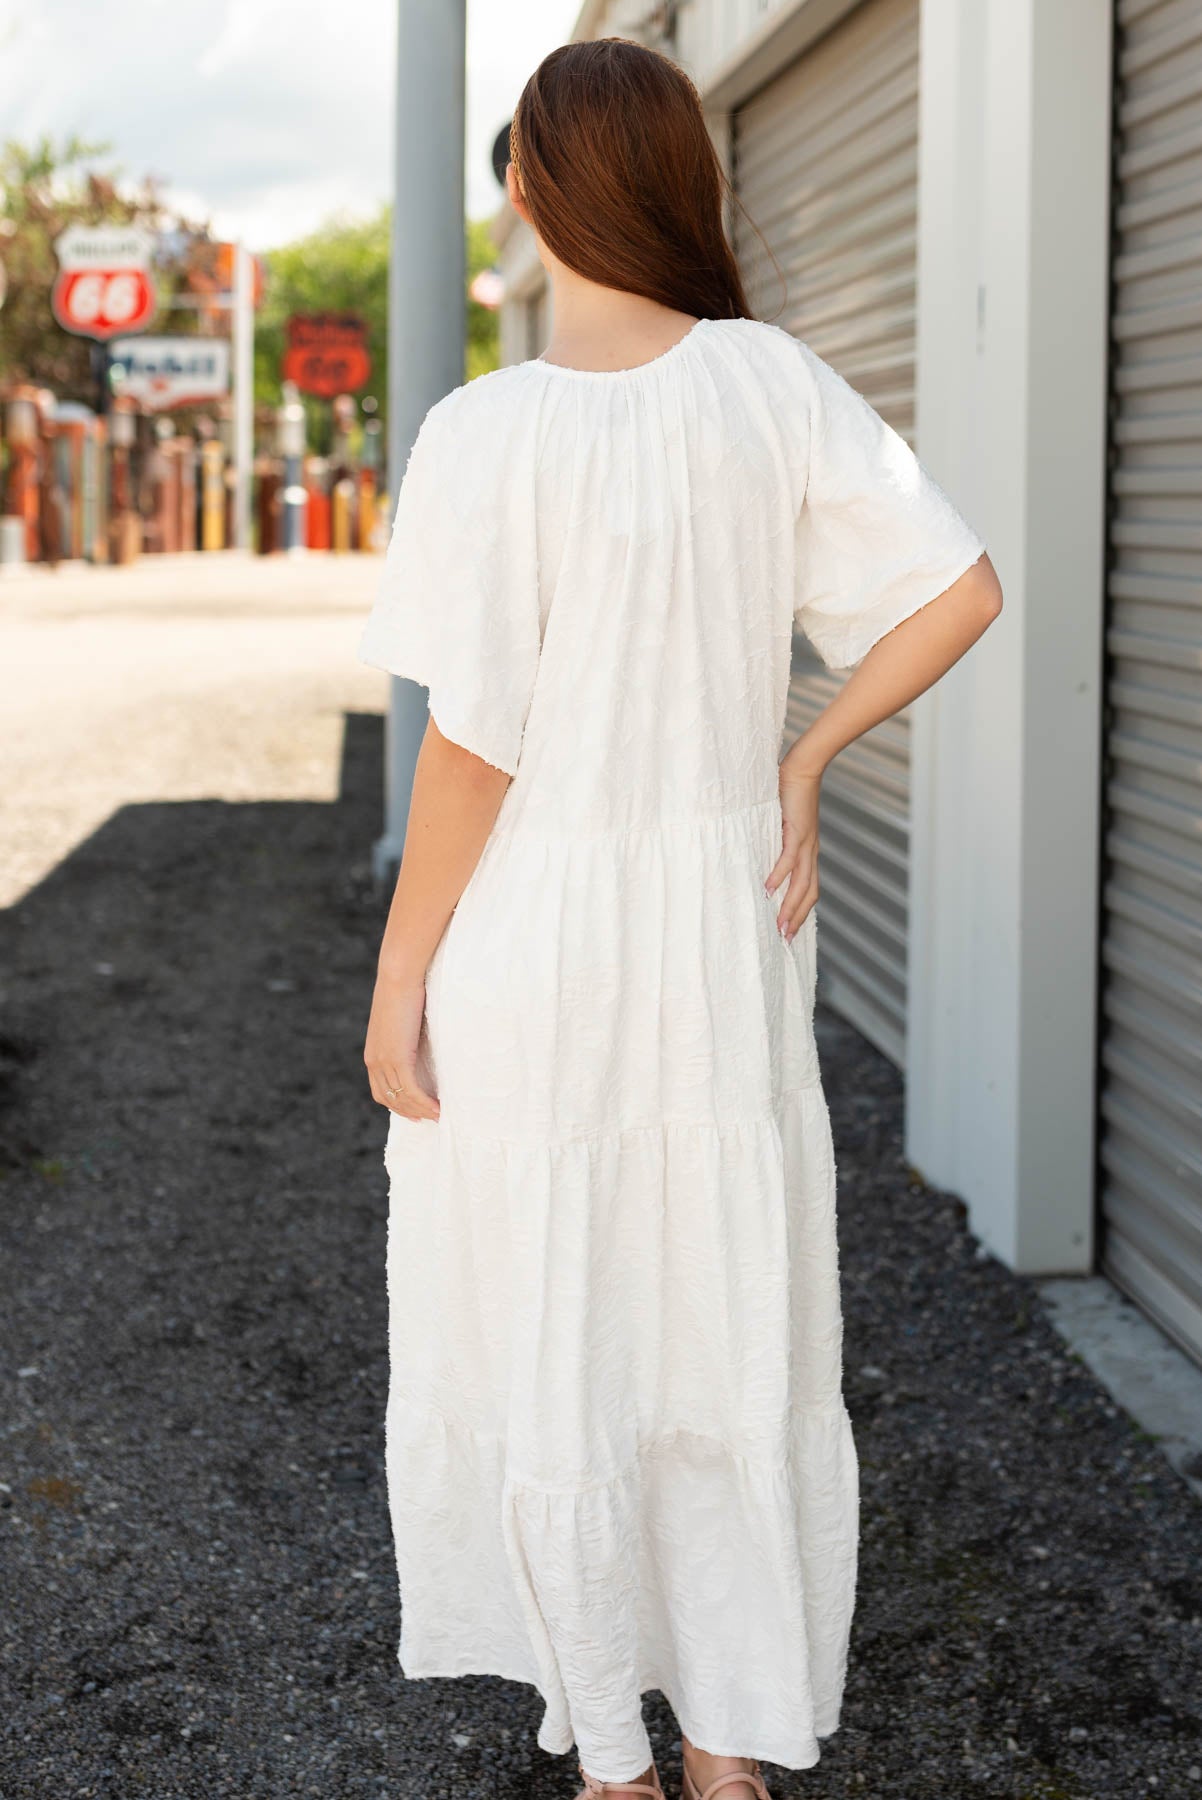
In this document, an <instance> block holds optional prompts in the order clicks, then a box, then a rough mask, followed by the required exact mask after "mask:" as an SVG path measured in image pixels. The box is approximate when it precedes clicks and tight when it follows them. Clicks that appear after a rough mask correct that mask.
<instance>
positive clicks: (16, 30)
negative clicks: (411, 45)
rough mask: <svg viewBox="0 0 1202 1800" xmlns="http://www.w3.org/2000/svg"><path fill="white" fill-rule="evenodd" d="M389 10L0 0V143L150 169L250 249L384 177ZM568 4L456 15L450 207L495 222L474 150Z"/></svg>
mask: <svg viewBox="0 0 1202 1800" xmlns="http://www.w3.org/2000/svg"><path fill="white" fill-rule="evenodd" d="M396 3H397V0H338V4H337V5H333V6H331V5H330V4H329V0H219V4H213V3H212V0H209V3H206V4H199V3H198V0H105V5H104V7H103V8H98V7H97V5H96V0H0V117H3V119H4V134H5V136H7V137H13V138H17V139H19V140H22V141H27V140H29V139H31V138H33V137H36V136H38V135H40V134H41V133H43V132H48V133H51V134H53V135H54V136H56V137H62V136H64V135H65V134H67V133H69V132H76V133H78V134H79V135H81V136H83V137H86V138H88V139H90V140H92V141H95V140H102V141H104V142H107V143H109V144H111V146H112V150H113V157H114V160H115V161H116V162H117V163H119V164H120V165H121V166H122V167H123V168H124V170H125V171H126V173H127V174H128V175H129V176H131V177H135V178H136V177H140V176H142V175H144V174H153V175H156V176H158V177H159V178H161V179H162V180H163V182H164V183H165V184H166V186H167V188H168V191H169V192H170V193H171V194H172V195H174V196H176V197H177V198H178V199H179V200H180V201H181V203H186V205H187V208H188V210H189V211H190V212H192V213H194V214H196V215H199V216H211V217H212V219H213V221H214V224H215V225H216V227H217V229H218V230H219V231H220V232H222V233H223V234H228V235H230V236H236V235H240V234H245V235H246V237H247V239H248V241H249V242H250V243H251V244H252V246H253V247H254V248H256V249H266V248H269V247H270V246H271V245H273V244H278V243H283V242H286V241H287V240H288V239H289V238H292V237H295V236H297V235H299V234H300V233H302V232H305V231H308V230H310V229H311V228H312V227H314V226H315V225H318V224H320V223H321V222H322V220H323V219H325V218H327V217H329V215H330V214H331V213H334V212H339V211H343V212H349V213H353V214H358V215H363V214H367V213H370V212H372V211H374V210H375V208H376V207H377V206H378V205H379V204H380V202H381V201H382V200H384V199H385V198H387V196H388V193H389V190H390V187H391V180H392V173H391V140H392V74H393V55H394V42H395V18H396ZM578 5H579V0H509V3H508V4H504V3H503V0H476V3H475V4H473V5H472V6H471V7H470V9H469V15H468V134H467V201H468V208H469V211H470V212H472V213H473V214H474V215H477V216H478V215H482V214H488V213H491V212H492V211H494V209H495V208H496V206H497V204H498V201H499V197H500V194H499V189H498V188H497V186H496V183H495V182H494V180H493V176H492V171H491V166H490V151H491V147H492V142H493V138H494V137H495V135H496V132H497V130H498V129H499V128H500V127H501V126H502V125H503V124H504V123H505V121H506V119H507V118H508V117H509V114H510V113H511V111H512V109H513V105H514V102H515V100H516V99H517V96H518V94H519V92H520V91H521V87H522V84H523V82H524V81H525V79H526V77H527V75H528V74H529V73H530V71H531V69H532V68H533V67H534V65H535V64H536V63H537V62H538V60H539V58H540V57H542V56H543V55H545V54H546V52H547V51H548V50H550V49H552V48H554V46H555V45H556V44H557V43H561V42H562V41H563V39H564V38H565V37H566V36H568V34H569V33H570V31H571V27H572V24H573V21H574V19H575V15H576V12H577V11H578Z"/></svg>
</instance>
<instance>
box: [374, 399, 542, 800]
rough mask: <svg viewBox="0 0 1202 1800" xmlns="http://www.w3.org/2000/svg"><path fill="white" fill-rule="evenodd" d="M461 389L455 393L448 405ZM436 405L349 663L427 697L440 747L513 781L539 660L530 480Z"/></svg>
mask: <svg viewBox="0 0 1202 1800" xmlns="http://www.w3.org/2000/svg"><path fill="white" fill-rule="evenodd" d="M464 392H466V390H457V391H456V394H455V395H452V396H449V397H448V398H449V400H451V401H455V400H456V399H457V397H458V396H459V395H461V394H463V393H464ZM524 479H525V489H523V486H522V483H523V471H522V469H520V468H515V467H514V466H513V464H512V460H511V459H509V458H508V457H507V455H506V446H505V445H504V444H503V443H501V442H498V441H497V440H496V439H495V438H494V437H493V435H492V434H491V432H490V430H489V429H488V420H487V414H486V415H485V417H481V416H480V414H479V413H478V412H473V409H471V408H468V407H463V406H452V405H448V401H440V402H439V403H438V404H437V405H436V406H434V407H432V408H431V409H430V411H429V412H428V413H427V414H426V417H425V419H424V420H423V422H422V426H421V429H420V431H419V432H418V435H417V438H416V440H415V442H414V445H413V449H412V451H411V453H410V456H409V461H408V464H407V465H406V469H405V474H404V477H403V479H402V482H401V488H400V493H399V495H398V497H397V508H396V516H395V521H394V524H393V528H392V535H391V538H390V540H389V545H388V553H387V556H386V558H385V562H384V569H383V573H382V576H381V579H380V586H379V589H378V592H377V595H376V600H375V604H374V605H373V607H372V610H371V613H370V615H369V617H368V619H367V623H366V625H365V626H364V628H363V633H362V636H361V638H360V640H359V651H358V654H359V658H360V660H361V661H363V662H367V663H372V664H374V665H375V666H376V667H378V668H382V669H387V670H388V671H389V672H390V673H391V674H393V675H402V676H406V677H408V678H409V679H410V680H411V681H415V682H417V683H418V684H419V685H420V686H422V687H424V688H427V689H428V690H429V707H430V714H431V717H432V718H433V720H434V723H435V724H436V725H437V727H438V729H439V731H441V732H442V734H443V736H444V737H447V738H450V739H451V740H452V741H453V742H454V743H456V744H460V745H462V747H463V748H464V749H465V750H470V751H471V752H472V753H473V755H475V756H479V757H481V758H482V759H483V760H484V761H485V762H487V763H491V764H492V765H493V766H494V767H495V768H498V769H503V770H504V771H505V773H506V774H507V775H514V774H516V773H517V766H518V757H519V753H520V751H521V745H522V734H523V731H524V729H525V724H526V716H527V714H528V712H529V709H530V702H531V698H532V696H533V691H534V682H535V677H536V675H537V671H538V662H539V654H540V630H539V611H538V572H537V560H536V555H535V546H534V538H533V530H534V521H533V508H532V505H531V504H530V503H529V499H528V492H527V491H526V490H528V489H529V487H530V482H531V473H530V471H529V470H526V471H524Z"/></svg>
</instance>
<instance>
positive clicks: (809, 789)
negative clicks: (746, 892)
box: [764, 757, 822, 943]
mask: <svg viewBox="0 0 1202 1800" xmlns="http://www.w3.org/2000/svg"><path fill="white" fill-rule="evenodd" d="M821 786H822V777H821V775H813V774H802V773H797V774H794V773H793V771H792V770H791V769H790V768H789V766H788V758H787V757H786V758H785V761H784V762H783V763H782V764H781V770H780V812H781V853H780V855H779V856H778V857H777V859H776V862H775V864H774V865H773V869H772V873H771V874H770V875H769V876H768V879H767V881H766V882H765V883H764V886H765V887H766V888H767V890H768V892H769V893H770V894H775V892H776V890H777V889H778V888H779V887H780V885H781V883H782V882H783V881H787V882H788V886H787V888H786V890H785V897H784V901H783V903H782V905H781V908H780V911H779V912H778V913H777V915H776V925H777V930H778V931H779V932H780V934H781V936H782V937H783V938H784V940H785V942H786V943H790V942H791V941H792V940H793V938H795V937H796V936H797V933H798V932H799V931H800V929H801V927H802V925H803V924H804V923H805V920H806V918H807V916H808V915H809V912H810V910H811V908H812V907H813V905H814V902H815V901H816V900H817V898H818V794H819V790H820V788H821Z"/></svg>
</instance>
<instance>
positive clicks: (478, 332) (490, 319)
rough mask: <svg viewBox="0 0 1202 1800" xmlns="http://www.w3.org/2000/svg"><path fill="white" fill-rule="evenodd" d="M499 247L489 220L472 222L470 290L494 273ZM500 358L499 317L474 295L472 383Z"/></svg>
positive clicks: (470, 356)
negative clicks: (482, 277)
mask: <svg viewBox="0 0 1202 1800" xmlns="http://www.w3.org/2000/svg"><path fill="white" fill-rule="evenodd" d="M496 255H497V247H496V245H495V244H494V243H493V236H492V226H491V224H490V223H489V221H488V220H487V219H472V220H470V221H469V223H468V228H467V280H468V287H469V289H470V287H471V284H472V282H473V280H474V279H475V277H476V276H477V275H479V274H480V273H481V271H482V270H484V269H491V268H492V265H493V263H494V262H495V261H496ZM499 357H500V341H499V333H498V331H497V315H496V312H495V310H494V309H493V308H491V307H487V306H481V305H479V303H478V302H477V301H475V300H473V299H472V297H471V295H470V293H469V295H468V302H467V373H468V379H469V380H471V379H472V378H473V377H474V376H476V375H484V374H486V373H487V372H488V370H489V369H495V368H496V366H497V362H498V360H499Z"/></svg>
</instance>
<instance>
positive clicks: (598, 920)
mask: <svg viewBox="0 0 1202 1800" xmlns="http://www.w3.org/2000/svg"><path fill="white" fill-rule="evenodd" d="M982 549H983V545H982V543H981V541H980V539H979V538H977V537H976V535H975V534H974V533H973V532H972V531H971V530H970V529H969V528H968V526H967V525H966V524H965V523H964V521H963V519H962V518H961V517H960V516H959V514H958V513H957V512H956V511H955V509H954V508H953V507H952V506H951V504H950V502H949V501H948V500H947V498H946V497H945V496H944V495H943V494H942V493H941V491H940V490H939V489H938V488H937V487H936V485H935V484H934V482H933V481H932V480H931V479H930V477H929V476H928V475H927V474H926V473H925V471H923V470H922V468H921V467H920V465H919V464H918V463H917V462H916V461H915V459H914V457H913V456H912V454H911V453H910V451H909V450H908V449H907V448H906V446H905V444H904V443H903V442H902V441H901V440H900V439H899V438H898V437H897V436H896V435H895V434H894V433H893V432H891V431H890V430H889V429H888V428H887V427H886V426H885V425H884V424H883V423H882V421H881V420H880V419H879V418H878V416H877V415H876V414H875V413H874V412H873V411H872V409H871V408H870V407H868V406H867V404H866V403H865V402H864V401H863V400H862V399H860V398H859V397H858V396H857V395H856V394H854V393H853V392H852V390H851V389H850V388H849V387H847V385H846V384H845V383H844V382H842V381H841V380H840V379H839V377H838V376H836V375H835V374H834V373H833V371H832V370H830V369H829V368H828V367H827V366H826V364H824V363H823V362H822V361H821V360H820V359H819V358H817V357H816V356H815V355H814V354H813V353H812V352H811V351H810V350H809V349H808V348H807V347H806V346H805V345H802V344H799V343H798V342H797V341H796V340H794V339H793V338H792V337H790V336H788V335H787V334H786V333H785V332H783V331H781V330H779V329H777V328H776V327H774V326H770V325H763V324H757V323H753V322H750V321H712V320H703V321H702V322H701V323H700V324H698V325H696V326H695V327H694V328H693V330H692V331H690V332H689V333H688V335H687V336H686V337H685V338H684V339H682V340H681V342H680V343H679V344H678V345H676V346H675V347H674V348H673V349H671V350H669V351H668V352H667V353H666V354H665V355H663V356H661V357H659V358H657V359H656V360H655V361H654V362H651V363H648V364H646V365H644V366H643V367H641V368H638V369H632V370H622V371H618V372H616V373H612V374H611V373H592V372H588V371H579V370H570V369H563V368H558V367H555V366H554V365H548V364H545V363H542V362H539V361H534V362H529V363H523V364H520V365H518V366H517V367H514V368H508V369H504V370H500V371H498V372H497V373H495V374H493V375H487V376H484V377H481V378H479V379H478V380H476V381H474V382H472V383H470V384H468V385H467V386H465V387H463V388H460V389H457V390H456V391H455V392H454V393H453V394H451V395H449V396H448V397H447V398H446V399H445V400H443V401H441V402H440V403H439V404H438V405H437V406H436V407H434V408H433V409H432V410H431V412H430V413H429V414H428V415H427V418H426V420H425V423H424V425H423V427H422V430H421V434H420V436H419V438H418V441H417V444H416V445H415V447H414V450H413V454H412V457H411V459H410V462H409V466H408V469H407V472H406V475H405V480H404V483H403V486H402V492H401V495H400V498H399V503H398V511H397V522H396V527H395V531H394V534H393V538H392V542H391V546H390V549H389V553H388V559H387V566H386V570H385V574H384V577H383V580H382V584H381V588H380V593H379V597H378V600H377V603H376V606H375V608H374V609H373V612H372V615H371V617H370V619H369V621H368V623H367V625H366V627H365V630H364V633H363V638H362V640H361V645H360V653H361V655H362V656H363V657H364V659H365V660H367V661H369V662H373V663H377V664H379V665H381V666H383V667H385V668H388V669H391V670H392V671H393V672H394V673H397V674H401V675H407V676H411V677H412V678H414V679H415V680H417V681H419V682H422V683H423V684H425V685H427V686H428V687H429V689H430V705H431V711H432V713H433V715H434V718H435V720H436V722H437V723H438V725H439V727H440V729H441V730H442V731H443V732H444V733H445V734H446V735H447V736H449V737H451V738H453V739H455V740H456V741H458V742H459V743H462V744H464V745H466V746H467V747H468V748H469V749H471V750H473V751H475V752H476V753H477V754H479V755H480V756H482V757H484V758H486V759H487V760H488V761H490V762H493V763H495V764H496V765H497V766H498V767H499V768H502V769H504V770H506V771H508V772H509V773H510V774H512V775H513V776H514V780H513V781H512V783H511V785H510V787H509V788H508V790H507V792H506V795H505V798H504V801H503V803H502V806H501V811H500V815H499V817H498V819H497V822H496V826H495V828H494V830H493V832H492V834H491V835H490V838H489V841H488V843H487V845H486V847H485V850H484V854H483V856H482V857H481V860H480V862H479V864H478V866H477V868H476V871H475V873H474V874H473V876H472V878H471V881H470V882H469V884H468V887H467V889H466V891H465V893H464V895H463V898H462V900H461V901H460V904H459V906H458V907H457V909H456V911H455V914H454V916H453V918H452V920H451V923H450V925H449V926H448V928H447V931H446V933H445V934H444V936H443V939H442V941H441V943H440V944H439V946H438V949H437V951H436V952H435V956H434V959H433V962H432V964H431V968H430V972H429V981H428V990H427V1017H428V1029H429V1046H430V1060H431V1066H432V1072H433V1075H434V1078H435V1081H436V1084H437V1088H438V1092H439V1096H440V1100H441V1118H440V1120H439V1122H438V1123H437V1124H433V1123H414V1122H411V1121H406V1120H402V1119H399V1118H397V1117H395V1116H394V1117H393V1118H392V1119H391V1121H390V1124H389V1130H388V1138H387V1146H386V1151H385V1161H386V1165H387V1169H388V1173H389V1177H390V1190H391V1200H390V1217H389V1247H388V1283H389V1303H390V1351H391V1386H390V1396H389V1403H388V1415H387V1427H386V1437H387V1466H388V1482H389V1499H390V1506H391V1514H392V1524H393V1531H394V1537H395V1543H396V1550H397V1562H398V1571H399V1577H400V1587H401V1596H402V1603H403V1621H402V1630H401V1643H400V1661H401V1664H402V1667H403V1669H404V1671H405V1673H406V1674H408V1675H411V1676H423V1675H451V1674H461V1673H466V1672H469V1671H475V1672H492V1673H496V1674H499V1675H505V1676H510V1677H513V1678H515V1679H517V1680H522V1681H529V1682H533V1683H535V1684H537V1687H538V1689H539V1690H540V1692H541V1694H542V1696H543V1699H544V1701H545V1712H544V1716H543V1721H542V1725H541V1728H540V1732H539V1741H540V1743H541V1744H542V1745H543V1746H544V1748H546V1749H548V1750H551V1751H555V1752H564V1751H566V1750H568V1749H569V1748H570V1747H571V1745H572V1743H573V1740H575V1742H576V1745H577V1750H578V1753H579V1755H580V1759H581V1761H582V1762H583V1764H584V1767H585V1768H586V1769H588V1770H589V1772H590V1773H591V1774H593V1775H596V1776H599V1777H601V1778H604V1779H609V1780H622V1779H629V1778H630V1777H632V1776H633V1775H635V1774H637V1773H638V1772H639V1771H641V1770H642V1769H643V1768H645V1767H646V1765H647V1763H648V1762H649V1761H650V1748H649V1745H648V1742H647V1737H646V1732H645V1730H644V1728H643V1724H642V1720H641V1716H640V1704H639V1702H640V1694H641V1693H642V1692H643V1691H644V1690H645V1689H647V1688H651V1687H655V1688H658V1689H660V1690H661V1691H662V1692H663V1693H664V1694H665V1695H666V1696H667V1698H668V1699H669V1701H670V1703H671V1705H672V1707H673V1709H674V1711H675V1712H676V1714H677V1717H678V1719H679V1720H680V1722H681V1724H682V1725H683V1727H684V1729H685V1730H686V1731H687V1732H688V1734H689V1736H690V1737H691V1738H692V1739H693V1741H694V1742H696V1743H698V1744H700V1745H701V1746H703V1747H704V1748H706V1749H709V1750H712V1751H714V1752H717V1753H725V1754H730V1755H746V1756H756V1757H760V1758H762V1759H764V1760H765V1761H771V1762H775V1763H780V1764H785V1765H787V1766H790V1767H793V1768H805V1767H808V1766H809V1765H810V1764H812V1763H813V1762H815V1761H816V1760H817V1758H818V1753H819V1752H818V1739H819V1738H820V1737H822V1736H824V1735H825V1734H827V1733H829V1732H832V1731H833V1730H834V1729H835V1728H836V1726H837V1724H838V1719H839V1708H840V1702H841V1697H842V1689H843V1682H844V1675H845V1669H846V1660H847V1650H848V1638H849V1630H850V1624H851V1618H852V1611H853V1605H854V1599H855V1585H856V1554H857V1525H858V1480H857V1467H856V1458H855V1450H854V1446H853V1442H852V1435H851V1429H850V1424H849V1420H848V1416H847V1413H846V1411H845V1408H844V1404H843V1398H842V1389H841V1376H842V1359H841V1317H840V1307H839V1291H838V1266H837V1246H836V1234H835V1168H834V1158H833V1153H832V1146H831V1136H830V1123H829V1118H828V1114H827V1109H826V1104H825V1098H824V1094H823V1089H822V1084H821V1079H820V1075H819V1068H818V1059H817V1054H816V1050H815V1044H814V1036H813V1024H812V1012H813V1004H814V974H815V946H816V933H817V929H818V909H815V910H814V911H812V912H811V913H810V915H809V917H808V919H807V921H806V923H805V926H804V927H803V929H802V931H801V932H800V933H799V934H798V936H797V938H796V939H795V940H794V942H793V943H792V944H791V945H786V944H785V943H784V942H783V941H782V940H781V938H780V937H779V935H778V933H777V931H776V928H775V915H776V911H777V907H778V904H779V900H778V899H777V900H773V899H770V898H769V897H768V896H767V895H766V894H765V891H764V887H763V881H764V877H765V876H766V874H767V873H768V870H769V869H770V868H771V866H772V863H773V861H774V860H775V857H776V855H777V852H778V849H779V843H780V812H779V803H778V800H777V789H776V779H777V758H778V754H779V749H780V741H781V733H782V729H783V724H784V713H785V700H786V690H787V686H788V680H789V663H790V650H791V635H792V630H793V626H794V623H795V621H796V622H797V623H799V624H800V625H801V627H802V628H803V629H804V630H805V631H806V632H807V633H808V634H809V635H810V637H811V638H812V640H813V642H814V644H815V645H816V647H817V648H818V650H819V652H820V653H821V655H822V656H823V657H824V658H825V659H826V660H827V662H828V663H829V664H831V665H832V666H837V667H842V666H847V665H848V664H850V663H852V662H854V661H857V660H858V659H859V658H860V657H861V656H863V655H864V654H865V652H866V651H867V650H868V649H869V648H870V647H871V645H872V644H873V643H874V642H876V640H877V639H878V638H879V637H880V636H882V635H883V634H884V632H886V631H887V630H889V629H890V628H891V627H892V626H893V625H895V624H897V623H899V622H900V621H901V620H902V619H903V618H905V617H906V616H907V615H908V614H910V613H912V612H913V611H915V610H916V609H917V608H918V607H919V606H921V605H923V604H925V603H926V602H927V601H928V600H930V599H932V598H934V596H935V595H937V594H939V593H941V592H942V591H943V590H944V589H946V588H947V587H948V586H950V585H951V583H952V582H953V581H954V580H955V579H956V578H957V577H958V576H959V575H960V574H961V573H963V571H964V570H965V569H967V568H968V567H969V566H970V564H972V563H973V562H974V561H975V560H976V559H977V557H978V556H979V555H980V554H981V552H982Z"/></svg>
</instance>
